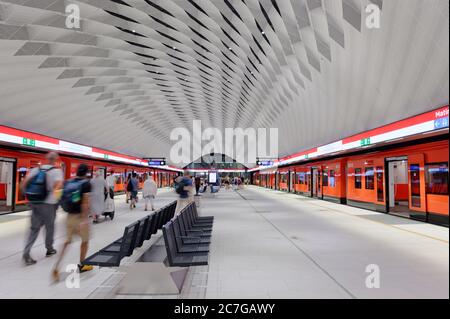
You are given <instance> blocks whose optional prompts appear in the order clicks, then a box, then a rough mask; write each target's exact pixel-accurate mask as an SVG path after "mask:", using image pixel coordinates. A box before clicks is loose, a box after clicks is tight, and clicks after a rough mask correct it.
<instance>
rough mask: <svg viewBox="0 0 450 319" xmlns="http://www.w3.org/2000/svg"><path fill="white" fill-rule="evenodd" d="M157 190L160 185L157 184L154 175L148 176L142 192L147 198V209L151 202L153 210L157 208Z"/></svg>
mask: <svg viewBox="0 0 450 319" xmlns="http://www.w3.org/2000/svg"><path fill="white" fill-rule="evenodd" d="M157 192H158V187H157V185H156V182H155V181H154V180H153V177H152V176H151V175H150V176H149V177H148V178H147V180H146V181H145V182H144V189H143V191H142V194H143V196H144V199H145V211H147V210H148V203H149V202H150V205H151V207H152V211H154V210H155V206H154V200H155V198H156V194H157Z"/></svg>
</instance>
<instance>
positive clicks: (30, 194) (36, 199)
mask: <svg viewBox="0 0 450 319" xmlns="http://www.w3.org/2000/svg"><path fill="white" fill-rule="evenodd" d="M53 168H54V167H51V168H49V169H42V168H40V169H39V172H38V173H37V174H36V175H35V176H33V177H32V178H31V180H30V181H29V182H28V184H27V186H26V189H25V195H26V197H27V199H28V201H29V202H30V203H33V204H41V203H43V202H45V200H46V199H47V196H48V193H49V191H48V188H47V172H48V171H51V170H52V169H53Z"/></svg>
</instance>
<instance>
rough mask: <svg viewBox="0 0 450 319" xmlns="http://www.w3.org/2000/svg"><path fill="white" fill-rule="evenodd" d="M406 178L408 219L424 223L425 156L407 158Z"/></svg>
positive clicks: (418, 155) (425, 209)
mask: <svg viewBox="0 0 450 319" xmlns="http://www.w3.org/2000/svg"><path fill="white" fill-rule="evenodd" d="M408 177H409V183H408V190H409V197H408V204H409V210H410V217H411V218H414V219H419V220H423V221H426V220H427V208H426V194H425V156H424V155H423V154H414V155H410V156H408Z"/></svg>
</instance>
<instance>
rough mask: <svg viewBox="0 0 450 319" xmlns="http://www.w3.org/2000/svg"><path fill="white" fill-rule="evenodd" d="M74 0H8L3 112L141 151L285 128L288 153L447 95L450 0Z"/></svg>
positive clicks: (1, 46) (0, 4) (161, 151)
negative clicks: (187, 131)
mask: <svg viewBox="0 0 450 319" xmlns="http://www.w3.org/2000/svg"><path fill="white" fill-rule="evenodd" d="M73 3H75V4H77V5H79V7H80V9H81V26H80V29H70V28H67V27H66V13H65V9H66V5H67V4H68V3H67V2H66V1H64V0H42V1H41V0H40V1H23V0H0V71H1V72H0V98H1V101H2V102H1V103H0V114H1V116H0V124H4V125H10V126H14V127H17V128H22V129H27V130H31V131H35V132H38V133H43V134H48V135H51V136H55V137H59V138H64V139H67V140H70V141H73V142H77V143H83V144H88V145H94V146H97V147H103V148H108V149H111V150H114V151H120V152H124V153H129V154H132V155H137V156H168V155H169V151H170V147H171V145H172V142H171V141H170V139H169V137H170V132H171V130H172V129H173V128H177V127H187V128H191V126H192V121H193V120H201V121H202V126H203V127H204V128H206V127H216V128H219V129H220V130H224V129H225V128H227V127H233V128H234V127H242V128H246V127H254V128H259V127H261V128H270V127H277V128H278V129H279V137H280V141H279V142H280V145H279V151H280V156H283V155H287V154H290V153H293V152H296V151H299V150H302V149H305V148H309V147H313V146H318V145H320V144H325V143H328V142H331V141H333V140H336V139H339V138H342V137H345V136H348V135H351V134H355V133H358V132H360V131H363V130H367V129H371V128H374V127H377V126H381V125H383V124H387V123H388V122H392V121H395V120H398V119H401V118H405V117H407V116H410V115H415V114H418V113H421V112H424V111H427V110H430V109H433V108H435V107H437V106H440V105H443V104H448V23H449V21H448V18H449V15H448V1H447V0H435V1H432V2H427V1H422V0H385V1H382V0H210V1H204V0H115V1H112V0H79V1H73ZM371 3H373V4H376V5H378V6H380V8H381V9H382V10H381V28H380V29H368V28H367V27H366V25H365V18H366V13H365V8H366V6H367V5H368V4H371Z"/></svg>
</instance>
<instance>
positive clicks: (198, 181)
mask: <svg viewBox="0 0 450 319" xmlns="http://www.w3.org/2000/svg"><path fill="white" fill-rule="evenodd" d="M201 184H202V179H201V178H200V176H196V177H195V195H197V196H198V195H199V194H198V192H199V191H200V186H201Z"/></svg>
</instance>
